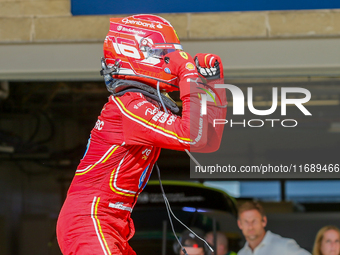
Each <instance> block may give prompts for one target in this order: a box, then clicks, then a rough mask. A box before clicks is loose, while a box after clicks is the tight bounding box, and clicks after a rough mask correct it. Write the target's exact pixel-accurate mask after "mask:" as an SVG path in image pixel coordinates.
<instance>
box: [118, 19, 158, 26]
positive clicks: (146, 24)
mask: <svg viewBox="0 0 340 255" xmlns="http://www.w3.org/2000/svg"><path fill="white" fill-rule="evenodd" d="M122 22H123V23H124V24H125V25H126V24H132V25H138V26H143V27H147V28H155V24H153V23H148V22H142V21H140V20H130V19H127V18H124V19H123V20H122Z"/></svg>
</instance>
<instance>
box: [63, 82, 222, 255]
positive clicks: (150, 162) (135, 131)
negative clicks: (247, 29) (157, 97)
mask: <svg viewBox="0 0 340 255" xmlns="http://www.w3.org/2000/svg"><path fill="white" fill-rule="evenodd" d="M193 86H196V87H197V84H196V85H193ZM224 93H225V92H224ZM181 100H182V102H183V104H182V109H183V110H182V116H181V117H180V116H177V115H175V114H172V113H170V112H168V113H165V112H164V111H161V110H160V107H159V105H158V103H157V102H155V101H153V100H150V99H149V98H147V97H145V96H144V95H143V94H142V93H136V92H127V93H125V94H124V95H122V96H120V97H115V96H110V97H109V100H108V103H106V104H105V105H104V107H103V109H102V111H101V114H100V116H99V117H98V121H97V123H96V125H95V127H94V128H93V130H92V131H91V136H90V139H89V142H88V146H87V149H86V152H85V155H84V157H83V159H82V160H81V162H80V164H79V166H78V168H77V170H76V173H75V176H74V179H73V181H72V183H71V186H70V188H69V191H68V194H67V198H66V201H65V202H64V205H63V207H62V210H61V212H60V215H59V218H58V223H57V238H58V243H59V246H60V248H61V251H62V253H63V254H64V255H71V254H77V255H90V254H91V255H93V254H96V255H98V254H105V255H109V254H124V255H125V254H127V255H130V254H135V252H134V251H133V250H132V248H131V247H130V246H129V244H128V242H127V241H128V240H129V239H130V238H131V237H132V236H133V235H134V232H135V230H134V225H133V222H132V220H131V218H130V214H131V212H132V209H133V207H134V205H135V204H136V202H137V198H138V195H139V193H140V192H141V191H142V190H143V188H144V187H145V185H146V184H147V182H148V179H149V177H150V174H151V171H152V168H153V166H154V164H155V162H156V160H157V159H158V156H159V154H160V150H161V148H167V149H174V150H185V149H188V150H192V151H195V150H196V151H202V152H205V151H213V150H216V149H218V147H219V145H220V141H221V137H222V132H223V128H219V129H215V128H213V127H212V126H211V121H212V119H213V118H225V114H226V109H223V110H221V109H218V108H216V107H215V108H214V109H215V111H214V109H211V111H210V109H208V111H209V112H210V113H212V115H202V114H201V113H200V110H201V105H200V104H201V102H200V98H199V95H198V94H197V93H196V92H195V93H185V94H183V93H182V92H181ZM208 108H209V105H208ZM209 122H210V124H209ZM209 130H210V131H209ZM208 136H209V142H208Z"/></svg>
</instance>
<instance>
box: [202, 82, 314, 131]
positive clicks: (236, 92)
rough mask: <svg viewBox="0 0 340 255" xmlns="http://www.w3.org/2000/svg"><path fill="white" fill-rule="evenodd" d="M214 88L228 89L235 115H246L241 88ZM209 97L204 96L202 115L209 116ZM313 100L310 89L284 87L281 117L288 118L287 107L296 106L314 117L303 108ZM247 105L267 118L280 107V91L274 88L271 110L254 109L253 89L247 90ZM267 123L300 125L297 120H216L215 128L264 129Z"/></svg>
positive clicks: (286, 125)
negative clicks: (239, 126) (224, 126)
mask: <svg viewBox="0 0 340 255" xmlns="http://www.w3.org/2000/svg"><path fill="white" fill-rule="evenodd" d="M214 88H216V89H219V88H225V89H228V90H229V91H230V92H231V94H232V97H233V115H244V108H245V105H244V101H245V100H244V94H243V92H242V90H241V89H240V88H238V87H237V86H235V85H232V84H215V85H214ZM289 93H299V94H303V95H304V97H303V98H287V95H288V94H289ZM208 96H211V95H206V94H204V95H202V101H201V103H202V105H201V107H202V108H201V113H202V115H206V114H207V101H208ZM310 99H311V93H310V91H309V90H308V89H305V88H297V87H282V88H281V116H286V114H287V105H288V104H291V105H295V106H296V107H297V108H298V109H299V110H300V111H301V112H302V113H303V114H304V115H306V116H312V114H311V113H310V112H309V111H308V110H307V109H306V107H305V106H303V104H304V103H307V102H308V101H309V100H310ZM247 105H248V109H249V111H250V112H251V113H253V114H254V115H257V116H267V115H270V114H272V113H274V112H275V110H276V109H277V106H278V89H277V88H276V87H273V88H272V105H271V107H270V108H269V109H266V110H259V109H256V108H255V107H254V103H253V88H252V87H248V88H247ZM265 122H268V123H271V127H274V126H275V123H276V122H280V123H281V126H282V127H296V126H297V125H298V122H297V120H295V119H283V120H281V119H269V118H268V119H265V120H262V119H250V120H246V119H243V121H242V122H235V121H234V122H233V120H232V119H230V120H227V119H214V127H215V126H216V125H226V124H228V123H229V124H230V127H233V126H235V125H242V126H243V127H246V126H249V127H263V126H264V124H265Z"/></svg>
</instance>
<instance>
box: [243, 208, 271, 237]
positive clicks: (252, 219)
mask: <svg viewBox="0 0 340 255" xmlns="http://www.w3.org/2000/svg"><path fill="white" fill-rule="evenodd" d="M237 224H238V226H239V228H240V229H241V230H242V233H243V235H244V237H245V238H246V240H247V241H248V242H249V241H255V240H257V239H259V238H262V237H263V236H264V234H265V230H264V228H265V226H266V225H267V217H266V216H264V217H262V215H261V214H260V213H259V212H258V211H257V210H249V211H244V212H242V213H241V214H240V215H239V219H238V220H237Z"/></svg>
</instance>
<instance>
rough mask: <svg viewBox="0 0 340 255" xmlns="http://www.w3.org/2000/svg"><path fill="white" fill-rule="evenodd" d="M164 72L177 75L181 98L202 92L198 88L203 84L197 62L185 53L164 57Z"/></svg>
mask: <svg viewBox="0 0 340 255" xmlns="http://www.w3.org/2000/svg"><path fill="white" fill-rule="evenodd" d="M164 62H165V63H164V65H163V66H162V68H163V71H164V72H166V73H169V74H172V75H175V76H177V77H178V79H179V91H180V98H181V99H182V98H183V97H184V96H186V95H188V94H192V93H196V92H201V91H200V90H199V89H198V88H197V87H198V86H200V84H199V83H198V82H201V79H200V78H199V75H198V72H197V69H196V67H195V62H194V60H193V59H192V57H191V56H190V55H189V54H188V53H186V52H184V51H174V52H171V53H169V54H167V55H165V56H164Z"/></svg>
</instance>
